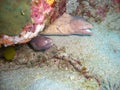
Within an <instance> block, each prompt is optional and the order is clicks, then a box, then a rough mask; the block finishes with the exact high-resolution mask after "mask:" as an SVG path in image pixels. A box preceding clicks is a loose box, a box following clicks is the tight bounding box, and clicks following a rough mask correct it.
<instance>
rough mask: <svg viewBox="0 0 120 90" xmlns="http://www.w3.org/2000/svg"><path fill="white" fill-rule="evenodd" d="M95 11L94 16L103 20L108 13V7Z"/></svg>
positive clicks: (99, 7)
mask: <svg viewBox="0 0 120 90" xmlns="http://www.w3.org/2000/svg"><path fill="white" fill-rule="evenodd" d="M96 9H97V10H96V15H98V16H99V17H100V18H101V19H104V18H105V16H106V13H107V11H108V6H107V5H104V6H98V7H97V8H96Z"/></svg>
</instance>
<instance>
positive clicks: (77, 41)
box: [0, 22, 120, 90]
mask: <svg viewBox="0 0 120 90" xmlns="http://www.w3.org/2000/svg"><path fill="white" fill-rule="evenodd" d="M114 23H115V22H114ZM93 25H94V29H93V30H92V31H93V35H92V36H76V35H72V36H49V37H50V38H52V39H53V41H54V43H55V44H56V45H57V46H58V47H62V46H65V47H66V51H67V53H69V54H72V55H73V56H74V57H77V58H80V59H81V60H84V64H85V66H86V67H87V68H88V69H89V71H90V72H91V73H93V74H95V75H98V76H99V77H100V79H101V80H103V81H104V82H103V83H102V86H101V88H98V86H97V85H96V83H95V82H94V81H84V79H83V78H82V76H80V75H79V74H78V73H77V72H72V71H69V70H58V69H56V68H54V67H51V68H47V67H44V68H22V69H18V70H13V71H8V72H1V74H0V88H1V89H0V90H120V86H119V85H120V30H109V28H108V27H107V26H106V25H105V24H104V23H103V24H99V25H98V24H95V23H94V24H93Z"/></svg>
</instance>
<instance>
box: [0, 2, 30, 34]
mask: <svg viewBox="0 0 120 90" xmlns="http://www.w3.org/2000/svg"><path fill="white" fill-rule="evenodd" d="M30 4H31V0H12V2H11V1H10V0H1V1H0V33H3V34H7V35H17V34H19V33H20V32H21V31H22V29H23V27H24V26H25V25H26V24H28V23H30V22H31V18H30Z"/></svg>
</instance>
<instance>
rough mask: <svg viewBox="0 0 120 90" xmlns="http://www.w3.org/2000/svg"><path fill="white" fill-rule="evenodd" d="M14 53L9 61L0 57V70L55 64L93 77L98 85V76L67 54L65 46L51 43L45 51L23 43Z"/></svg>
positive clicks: (90, 77) (89, 77)
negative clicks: (31, 47)
mask: <svg viewBox="0 0 120 90" xmlns="http://www.w3.org/2000/svg"><path fill="white" fill-rule="evenodd" d="M26 49H27V50H26ZM16 53H17V54H16V56H15V58H14V59H13V60H12V61H11V62H8V61H5V60H4V58H0V71H10V70H16V69H20V68H26V67H27V68H33V67H38V68H43V67H48V68H49V67H52V66H55V67H56V68H58V69H62V70H72V71H75V72H78V73H79V74H80V75H82V76H84V77H85V78H86V79H88V80H89V79H94V80H96V82H97V83H98V86H100V80H99V79H98V77H97V76H95V75H92V74H91V73H90V72H89V71H88V70H87V67H86V66H84V65H83V64H82V62H81V60H79V59H75V58H74V57H72V55H68V54H67V53H66V51H65V47H62V48H58V47H57V46H56V45H53V47H52V48H50V49H48V50H46V51H42V52H35V51H33V50H32V49H30V47H28V45H23V47H21V45H20V46H17V50H16Z"/></svg>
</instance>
